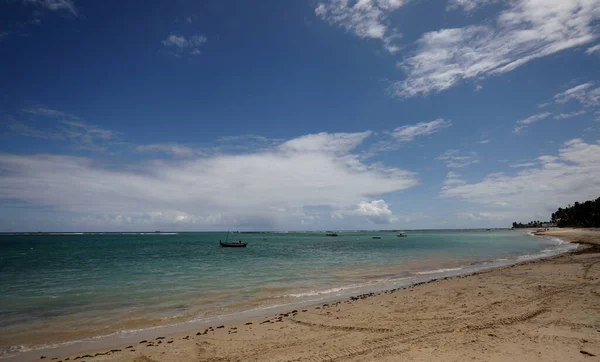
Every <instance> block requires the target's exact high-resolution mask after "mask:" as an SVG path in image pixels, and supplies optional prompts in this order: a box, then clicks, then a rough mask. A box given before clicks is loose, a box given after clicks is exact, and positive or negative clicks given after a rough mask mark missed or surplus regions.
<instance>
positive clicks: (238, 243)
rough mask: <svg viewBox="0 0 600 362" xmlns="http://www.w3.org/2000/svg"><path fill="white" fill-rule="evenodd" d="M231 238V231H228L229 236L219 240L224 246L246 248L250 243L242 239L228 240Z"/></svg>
mask: <svg viewBox="0 0 600 362" xmlns="http://www.w3.org/2000/svg"><path fill="white" fill-rule="evenodd" d="M228 240H229V231H228V232H227V236H226V237H225V241H221V240H219V245H221V247H222V248H245V247H246V245H248V243H242V241H241V240H237V241H228Z"/></svg>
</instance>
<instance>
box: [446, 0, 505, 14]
mask: <svg viewBox="0 0 600 362" xmlns="http://www.w3.org/2000/svg"><path fill="white" fill-rule="evenodd" d="M499 1H501V0H449V1H448V10H455V9H462V10H464V11H466V12H472V11H474V10H476V9H478V8H480V7H482V6H484V5H488V4H492V3H496V2H499Z"/></svg>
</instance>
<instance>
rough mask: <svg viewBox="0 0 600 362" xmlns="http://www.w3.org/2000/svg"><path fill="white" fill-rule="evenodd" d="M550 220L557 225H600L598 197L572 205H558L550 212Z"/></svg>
mask: <svg viewBox="0 0 600 362" xmlns="http://www.w3.org/2000/svg"><path fill="white" fill-rule="evenodd" d="M552 222H555V223H556V225H557V226H559V227H568V226H570V227H584V228H585V227H588V228H589V227H600V197H599V198H597V199H596V200H592V201H586V202H583V203H579V202H575V204H573V206H571V205H569V206H567V207H566V208H564V209H563V208H562V207H559V208H558V210H557V211H556V212H554V213H552Z"/></svg>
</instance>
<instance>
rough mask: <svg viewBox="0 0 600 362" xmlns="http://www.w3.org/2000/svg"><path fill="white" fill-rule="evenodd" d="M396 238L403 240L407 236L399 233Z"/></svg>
mask: <svg viewBox="0 0 600 362" xmlns="http://www.w3.org/2000/svg"><path fill="white" fill-rule="evenodd" d="M396 236H397V237H399V238H405V237H406V236H407V235H406V234H405V233H402V232H400V233H398V235H396Z"/></svg>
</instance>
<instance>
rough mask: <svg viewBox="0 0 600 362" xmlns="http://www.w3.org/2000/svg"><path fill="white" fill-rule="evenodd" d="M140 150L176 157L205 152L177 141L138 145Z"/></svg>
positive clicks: (137, 149)
mask: <svg viewBox="0 0 600 362" xmlns="http://www.w3.org/2000/svg"><path fill="white" fill-rule="evenodd" d="M136 151H138V152H149V153H164V154H167V155H172V156H176V157H192V156H198V155H202V154H204V152H202V151H200V150H197V149H194V148H192V147H189V146H186V145H181V144H177V143H155V144H149V145H140V146H137V147H136Z"/></svg>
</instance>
